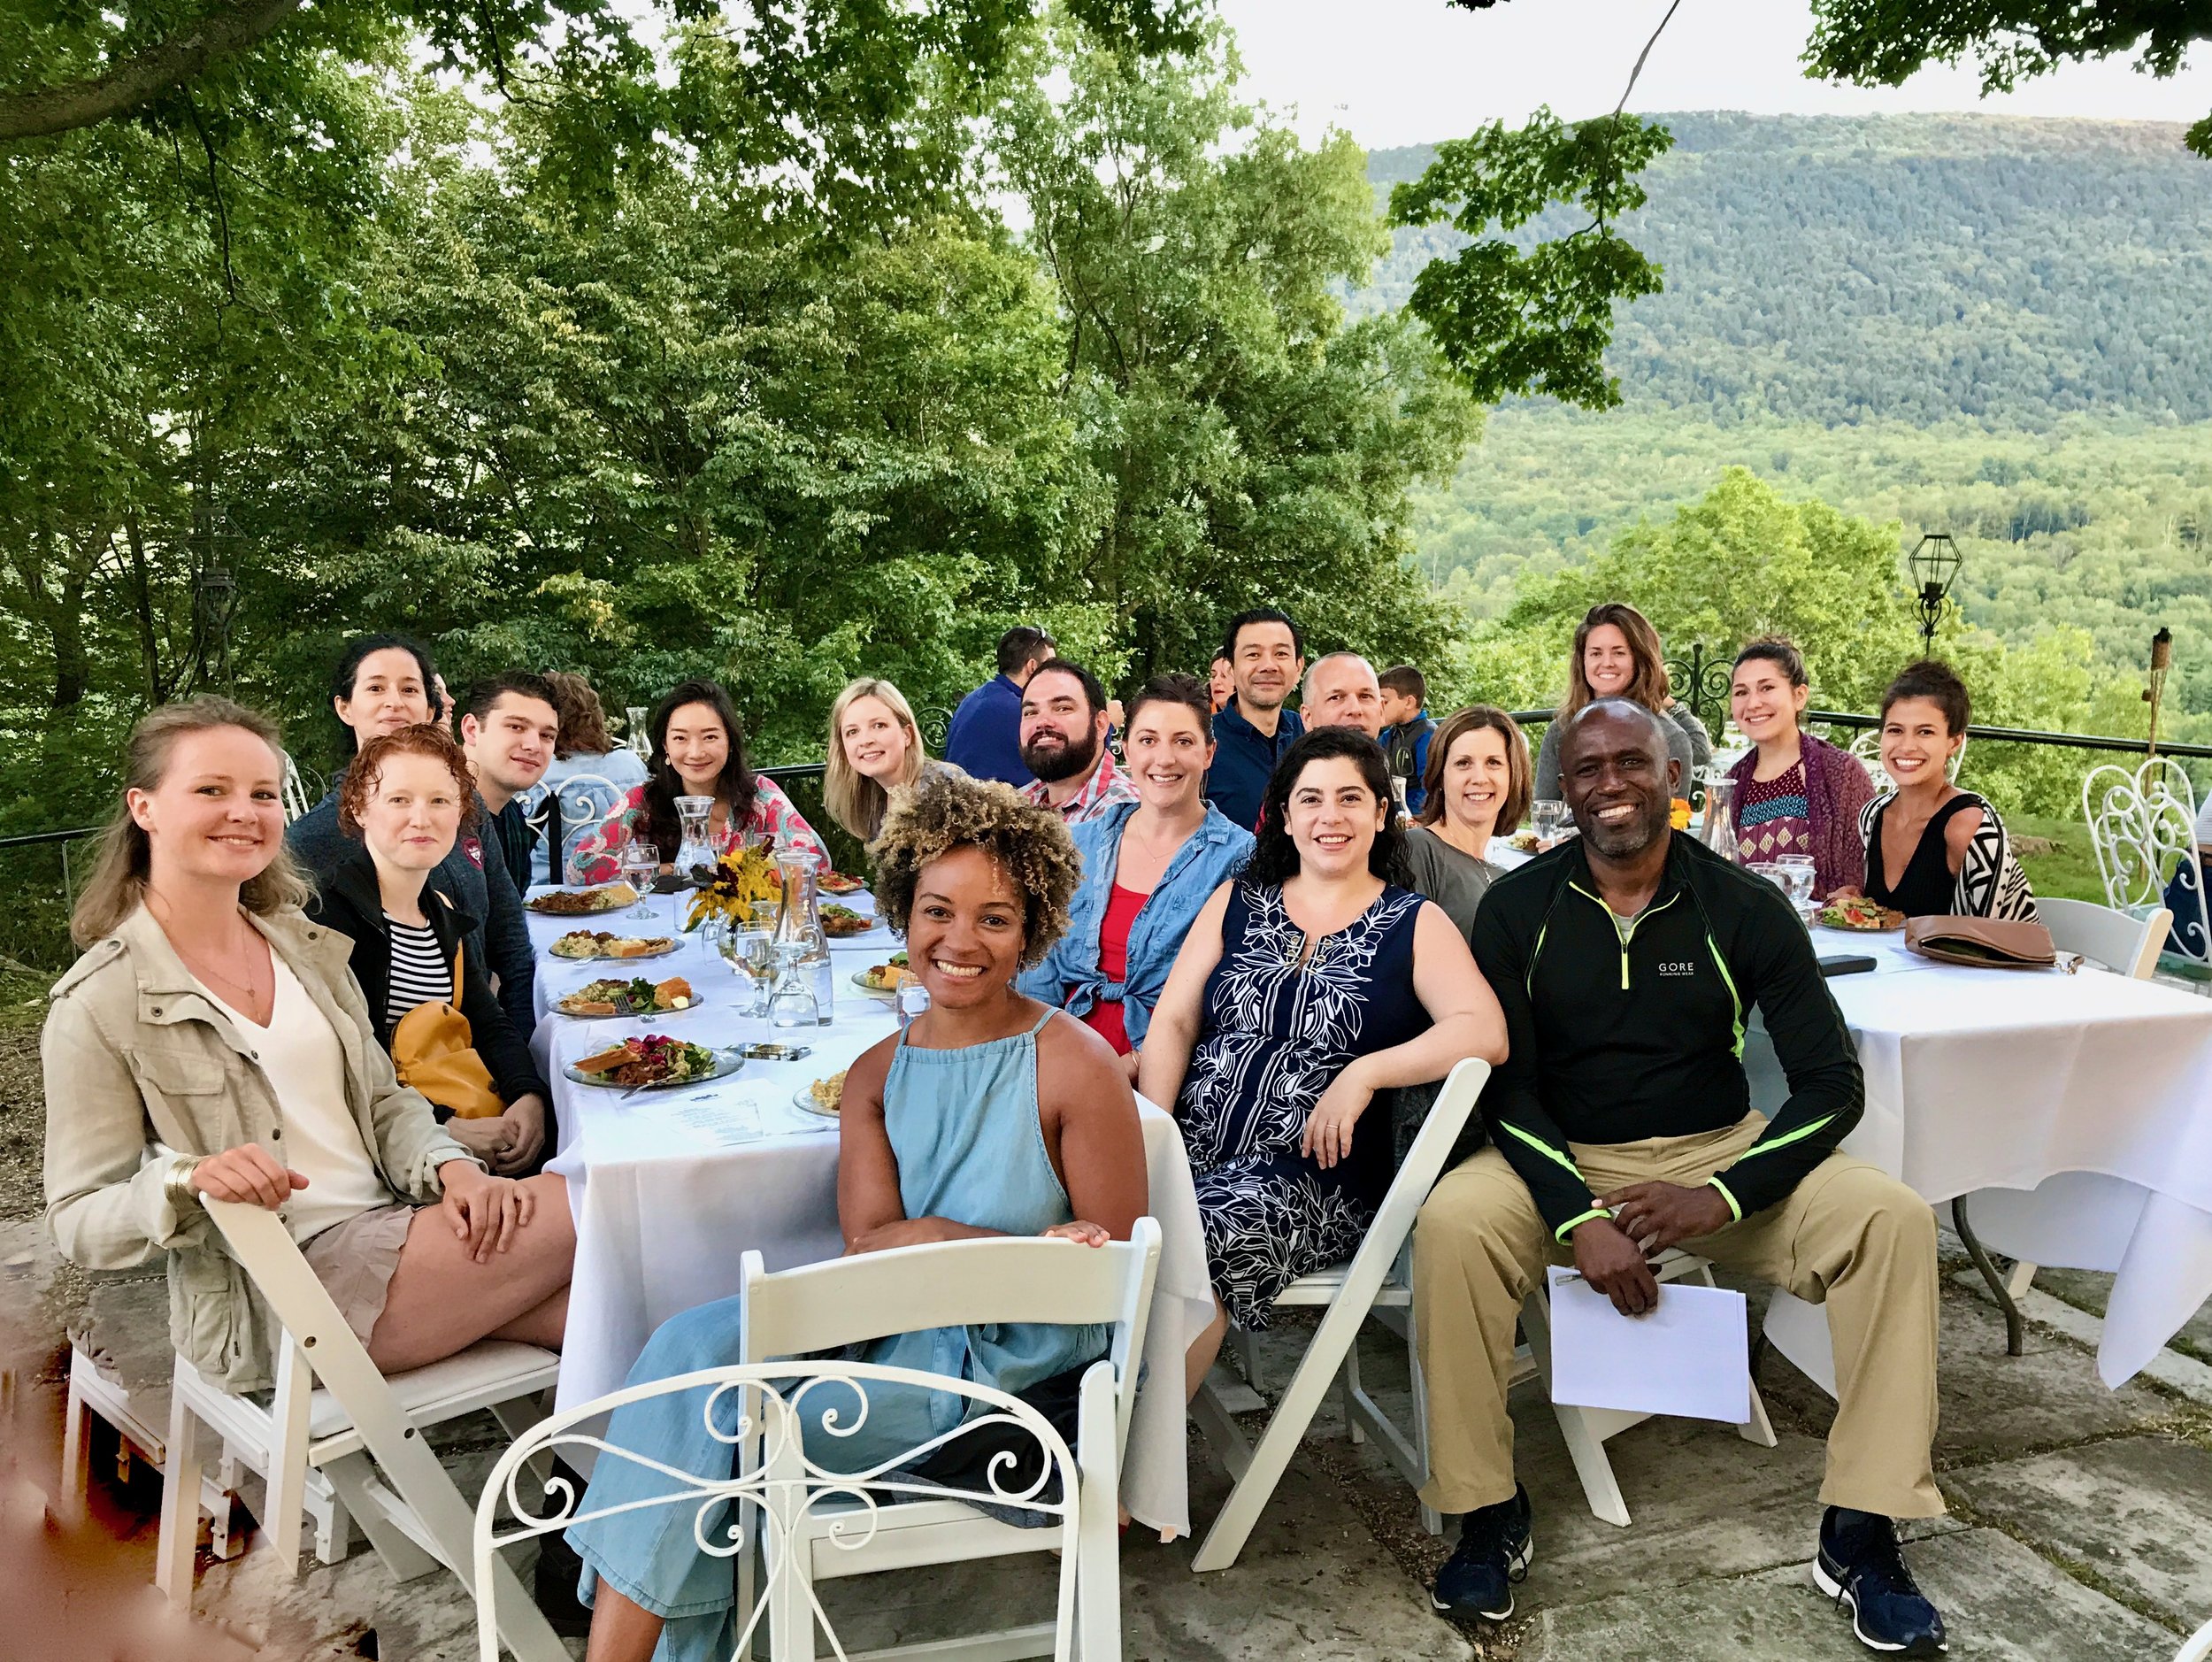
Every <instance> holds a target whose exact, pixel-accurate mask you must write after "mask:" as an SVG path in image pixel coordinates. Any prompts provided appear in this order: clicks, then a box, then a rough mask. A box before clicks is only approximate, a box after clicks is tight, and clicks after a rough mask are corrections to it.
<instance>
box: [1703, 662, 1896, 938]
mask: <svg viewBox="0 0 2212 1662" xmlns="http://www.w3.org/2000/svg"><path fill="white" fill-rule="evenodd" d="M1811 690H1812V689H1811V687H1810V684H1809V681H1808V679H1807V677H1806V674H1805V658H1804V655H1803V654H1802V653H1801V652H1800V651H1799V650H1797V648H1796V646H1795V644H1794V643H1793V642H1791V641H1790V640H1789V638H1788V637H1787V636H1786V635H1769V636H1766V637H1765V638H1763V639H1761V640H1756V641H1753V642H1750V643H1749V644H1748V645H1747V646H1746V647H1745V648H1744V649H1743V650H1742V651H1740V652H1739V653H1737V654H1736V668H1735V673H1734V676H1733V678H1732V681H1731V684H1730V687H1729V692H1728V710H1729V714H1730V715H1732V717H1734V718H1735V722H1736V726H1737V727H1739V728H1740V729H1741V730H1742V732H1743V735H1744V736H1745V737H1746V738H1747V739H1749V740H1750V741H1751V742H1752V743H1753V744H1754V745H1755V746H1757V747H1758V748H1757V749H1755V750H1753V751H1752V752H1751V754H1750V755H1748V756H1746V757H1744V758H1741V759H1740V760H1739V761H1738V762H1737V763H1736V765H1735V766H1733V767H1732V768H1730V769H1729V770H1728V776H1729V777H1730V778H1731V779H1732V780H1733V781H1735V784H1736V789H1735V799H1734V801H1733V802H1732V804H1731V805H1730V812H1731V814H1732V818H1733V819H1734V820H1735V834H1736V858H1737V859H1739V860H1740V861H1741V862H1742V863H1743V864H1744V865H1746V866H1750V865H1754V864H1756V863H1757V862H1760V861H1763V860H1771V859H1776V858H1779V857H1780V856H1782V855H1785V854H1809V855H1811V856H1812V857H1813V893H1814V895H1815V896H1816V897H1821V898H1824V897H1825V896H1828V895H1830V894H1831V893H1832V892H1834V891H1835V890H1837V889H1853V890H1856V889H1858V888H1859V887H1860V886H1861V885H1862V884H1863V883H1864V882H1865V881H1866V848H1865V845H1864V844H1863V843H1862V842H1861V841H1860V838H1859V834H1858V825H1859V810H1860V809H1861V808H1863V807H1864V806H1865V805H1866V804H1868V803H1869V802H1870V801H1872V800H1873V798H1874V781H1872V780H1870V779H1869V778H1868V777H1867V773H1866V769H1865V767H1864V766H1862V765H1861V763H1860V761H1859V759H1858V758H1856V757H1855V756H1854V755H1852V754H1851V752H1850V751H1848V750H1839V749H1838V748H1837V747H1836V746H1835V745H1832V744H1831V743H1828V742H1827V741H1826V740H1824V739H1818V738H1815V737H1814V736H1813V735H1811V734H1809V733H1807V732H1804V731H1802V730H1801V728H1800V727H1798V725H1797V723H1798V718H1799V717H1800V716H1801V715H1802V714H1803V713H1804V710H1805V701H1806V698H1807V697H1808V696H1809V694H1810V693H1811Z"/></svg>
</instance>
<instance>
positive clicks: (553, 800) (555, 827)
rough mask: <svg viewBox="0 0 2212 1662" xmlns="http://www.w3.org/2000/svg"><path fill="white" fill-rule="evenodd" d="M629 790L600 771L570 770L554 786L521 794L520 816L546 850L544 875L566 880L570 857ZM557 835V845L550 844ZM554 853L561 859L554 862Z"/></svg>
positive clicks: (552, 879)
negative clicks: (566, 775) (558, 844)
mask: <svg viewBox="0 0 2212 1662" xmlns="http://www.w3.org/2000/svg"><path fill="white" fill-rule="evenodd" d="M627 794H628V793H627V792H626V790H625V789H624V788H623V787H622V786H620V785H618V784H617V783H616V782H615V781H613V780H611V779H609V778H607V777H606V776H605V775H604V774H603V773H571V774H570V775H569V776H568V777H567V778H565V779H564V780H561V781H558V782H557V784H553V785H538V786H534V787H533V788H532V789H530V790H529V791H528V792H526V793H525V795H524V796H523V799H522V801H523V809H522V817H523V819H525V820H526V821H527V822H528V824H529V827H530V828H531V830H533V831H534V832H535V833H537V835H538V838H539V840H540V842H541V843H542V844H543V845H544V846H545V847H546V849H547V850H548V851H549V854H548V859H547V863H546V878H547V880H548V881H550V882H556V883H559V882H565V881H567V880H568V862H569V857H570V856H571V855H572V854H573V853H574V852H575V851H576V845H577V844H578V843H580V842H582V841H583V839H584V836H585V835H586V834H587V833H588V832H592V831H596V830H597V829H598V828H599V827H600V826H601V824H603V822H604V821H605V819H606V818H607V816H608V815H609V814H611V813H612V812H614V811H615V809H616V807H617V806H618V805H619V804H620V803H621V801H622V798H623V797H624V796H626V795H627ZM556 837H557V839H558V841H559V843H560V846H559V848H558V849H557V850H555V849H554V848H553V843H554V841H555V839H556ZM553 853H558V855H559V856H560V858H559V860H558V862H557V863H556V862H555V861H554V860H553V859H552V858H551V855H552V854H553Z"/></svg>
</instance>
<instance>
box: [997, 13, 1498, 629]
mask: <svg viewBox="0 0 2212 1662" xmlns="http://www.w3.org/2000/svg"><path fill="white" fill-rule="evenodd" d="M1040 50H1041V51H1044V50H1048V49H1047V48H1046V47H1045V46H1043V45H1041V48H1040ZM1049 50H1052V51H1053V53H1054V54H1055V56H1056V59H1057V62H1058V63H1059V64H1061V65H1064V67H1065V72H1066V74H1067V77H1068V85H1067V86H1066V87H1065V88H1057V87H1055V86H1054V85H1053V84H1052V83H1051V82H1050V81H1048V78H1047V71H1048V68H1049V67H1050V66H1051V65H1050V63H1049V62H1048V60H1046V59H1042V58H1041V59H1040V61H1039V63H1038V65H1037V67H1036V69H1035V70H1034V71H1033V73H1030V74H1028V75H1027V76H1025V78H1024V79H1023V81H1021V83H1020V84H1019V86H1018V88H1017V89H1016V90H1015V91H1014V92H1013V94H1012V95H1011V96H1010V97H1009V98H1008V100H1007V101H1006V104H1004V106H1003V108H1002V112H1001V118H1000V134H999V136H998V137H997V139H996V141H995V144H994V147H993V148H994V154H995V158H996V160H997V162H998V164H999V165H1000V166H1001V167H1002V169H1003V172H1004V175H1005V178H1006V180H1007V181H1008V182H1009V184H1010V187H1011V188H1012V189H1013V190H1014V191H1015V192H1016V193H1017V194H1018V196H1019V197H1020V199H1021V201H1022V203H1023V204H1024V206H1025V209H1026V211H1027V214H1028V218H1029V220H1030V229H1029V232H1028V235H1027V240H1028V242H1029V244H1030V246H1032V247H1033V249H1034V250H1036V253H1037V255H1038V258H1039V259H1040V261H1041V264H1042V265H1043V268H1044V270H1045V272H1046V273H1047V274H1048V277H1049V279H1050V280H1051V281H1052V283H1053V285H1054V288H1055V289H1056V295H1057V297H1058V301H1059V306H1060V310H1061V313H1062V316H1063V319H1064V359H1063V361H1064V389H1065V391H1064V398H1065V403H1066V407H1067V409H1068V410H1069V412H1070V413H1071V417H1072V419H1073V420H1074V422H1075V428H1076V435H1077V441H1078V443H1079V446H1080V447H1081V450H1082V454H1083V455H1084V457H1085V458H1086V460H1087V465H1088V467H1089V469H1090V471H1091V474H1092V478H1093V481H1094V482H1093V486H1092V488H1091V489H1090V491H1089V492H1088V493H1087V505H1088V509H1089V512H1092V513H1093V514H1094V518H1093V519H1091V520H1090V521H1089V523H1088V524H1087V526H1085V527H1084V528H1083V531H1082V535H1081V537H1080V540H1079V542H1076V543H1075V544H1074V546H1073V547H1072V549H1071V558H1070V560H1069V561H1068V563H1067V565H1066V566H1065V567H1064V569H1063V570H1062V571H1061V572H1060V573H1057V574H1056V581H1055V582H1054V584H1053V585H1052V588H1051V589H1050V590H1049V591H1048V592H1059V593H1068V594H1081V595H1083V596H1086V597H1087V598H1090V599H1093V600H1094V601H1095V602H1096V603H1097V604H1100V605H1101V606H1102V607H1104V608H1106V609H1107V612H1108V615H1109V616H1110V618H1111V619H1113V620H1114V623H1115V625H1116V627H1117V629H1118V631H1119V633H1120V636H1121V640H1122V642H1123V652H1124V653H1125V661H1126V666H1127V667H1128V668H1129V669H1130V670H1131V671H1132V672H1133V673H1149V672H1152V671H1154V670H1161V669H1184V670H1189V669H1193V668H1195V667H1197V666H1202V665H1203V664H1204V662H1205V661H1206V659H1207V658H1208V656H1209V655H1210V650H1211V647H1212V645H1213V642H1214V631H1215V630H1216V629H1217V627H1218V625H1219V622H1220V619H1222V618H1223V617H1224V616H1225V615H1226V614H1227V613H1229V612H1233V611H1235V610H1237V609H1239V608H1240V607H1242V606H1245V605H1249V604H1259V603H1262V602H1265V603H1268V604H1279V605H1282V606H1284V607H1286V609H1288V610H1290V611H1291V612H1293V613H1294V615H1296V616H1298V617H1299V618H1300V619H1301V621H1302V623H1303V624H1304V625H1305V626H1306V627H1307V629H1308V632H1309V633H1310V635H1312V636H1313V637H1314V639H1315V641H1316V642H1317V645H1320V646H1324V647H1327V646H1334V645H1339V644H1356V645H1358V646H1360V647H1361V648H1362V649H1363V650H1367V651H1370V652H1372V653H1378V654H1385V655H1397V656H1402V657H1420V658H1433V657H1434V656H1435V655H1437V654H1438V653H1439V652H1440V650H1441V649H1442V648H1443V646H1444V644H1445V642H1447V641H1448V638H1449V636H1450V634H1451V629H1452V624H1451V616H1450V613H1449V612H1448V609H1446V608H1444V607H1442V606H1440V604H1437V603H1436V602H1435V601H1434V600H1433V599H1432V597H1431V596H1429V595H1428V594H1427V593H1426V591H1425V584H1423V583H1422V582H1420V581H1418V579H1417V576H1416V575H1415V573H1413V572H1412V571H1411V570H1410V568H1409V566H1408V565H1407V563H1406V558H1405V557H1406V555H1407V554H1408V552H1409V538H1408V535H1407V516H1408V512H1409V509H1408V502H1409V489H1410V488H1411V487H1412V486H1413V485H1415V484H1416V483H1417V482H1420V481H1430V480H1437V479H1440V478H1442V477H1444V476H1446V475H1447V474H1448V471H1449V469H1450V468H1451V467H1452V466H1454V465H1455V463H1456V461H1457V458H1458V457H1459V455H1460V453H1461V452H1462V450H1463V448H1464V446H1465V445H1466V443H1467V442H1468V441H1469V440H1470V439H1471V437H1472V436H1473V435H1474V433H1475V431H1476V430H1477V418H1476V416H1475V412H1474V410H1473V406H1472V404H1471V401H1470V400H1469V398H1468V397H1467V396H1466V395H1465V394H1464V393H1463V391H1461V390H1460V389H1458V388H1457V387H1456V386H1455V385H1454V384H1453V382H1452V380H1451V378H1450V377H1449V375H1448V373H1445V369H1444V365H1443V364H1442V362H1441V360H1440V358H1439V356H1438V354H1437V352H1436V350H1435V348H1434V346H1433V344H1432V342H1430V340H1429V339H1428V338H1427V336H1426V335H1425V333H1424V332H1423V331H1422V329H1421V328H1420V327H1419V326H1418V325H1417V323H1415V322H1414V321H1413V320H1412V319H1405V318H1400V317H1395V316H1389V317H1374V318H1370V319H1364V320H1363V321H1362V322H1360V323H1358V324H1356V325H1354V326H1352V327H1349V328H1348V327H1345V325H1344V318H1343V311H1342V307H1341V305H1340V302H1339V301H1338V300H1337V298H1336V297H1335V296H1334V294H1333V292H1332V286H1333V284H1336V283H1350V284H1354V285H1356V284H1358V283H1361V282H1363V281H1365V280H1366V278H1367V276H1368V274H1369V272H1370V271H1371V267H1372V265H1373V263H1374V261H1375V259H1376V258H1377V257H1378V256H1379V254H1380V253H1381V252H1382V251H1383V250H1384V249H1385V248H1386V246H1387V242H1386V235H1385V233H1384V231H1383V228H1382V227H1381V225H1380V223H1379V220H1378V219H1377V218H1376V215H1375V212H1374V207H1373V203H1372V198H1371V193H1370V191H1369V189H1368V187H1367V184H1366V181H1365V165H1364V158H1363V156H1362V154H1361V152H1360V151H1359V150H1358V148H1357V147H1356V145H1354V144H1353V142H1351V140H1350V139H1349V138H1348V137H1347V136H1345V135H1341V134H1338V135H1333V136H1332V137H1331V138H1329V139H1328V140H1326V141H1325V142H1323V143H1322V144H1320V145H1319V146H1317V147H1314V148H1308V147H1307V146H1304V145H1302V144H1301V143H1300V142H1299V141H1298V139H1297V138H1296V136H1295V135H1293V134H1292V133H1291V132H1289V131H1288V130H1287V129H1286V128H1284V127H1279V126H1277V125H1274V124H1272V123H1271V122H1269V121H1266V120H1264V119H1260V118H1258V117H1257V116H1256V115H1255V114H1254V113H1253V112H1251V111H1249V110H1248V109H1247V108H1245V107H1243V106H1242V105H1241V104H1240V103H1239V102H1238V100H1237V98H1236V96H1235V83H1236V80H1237V78H1238V75H1239V73H1240V68H1239V65H1237V63H1236V59H1235V58H1234V54H1233V50H1231V49H1230V47H1229V45H1228V42H1227V40H1226V37H1225V33H1224V32H1223V31H1222V30H1221V29H1220V28H1219V27H1217V26H1216V27H1211V28H1210V29H1209V30H1208V32H1207V35H1206V38H1205V42H1204V44H1203V46H1202V48H1201V50H1197V51H1195V52H1192V53H1188V54H1176V55H1171V56H1169V57H1167V58H1160V59H1154V60H1149V61H1143V60H1140V59H1139V58H1136V57H1135V56H1134V55H1133V54H1132V53H1130V52H1129V51H1127V50H1125V49H1124V48H1121V47H1119V46H1118V45H1116V44H1115V43H1113V42H1110V41H1107V40H1103V39H1102V38H1100V37H1099V36H1097V35H1095V34H1093V33H1091V32H1089V31H1087V30H1084V29H1083V28H1082V27H1080V26H1079V25H1077V24H1075V23H1073V22H1066V23H1064V24H1063V25H1062V26H1060V27H1058V28H1057V29H1056V32H1055V34H1054V35H1053V36H1052V37H1051V42H1050V49H1049Z"/></svg>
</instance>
